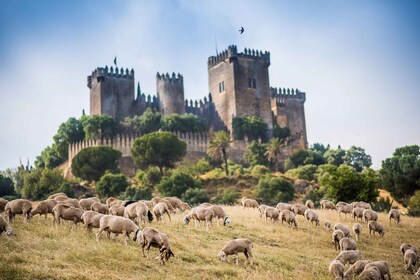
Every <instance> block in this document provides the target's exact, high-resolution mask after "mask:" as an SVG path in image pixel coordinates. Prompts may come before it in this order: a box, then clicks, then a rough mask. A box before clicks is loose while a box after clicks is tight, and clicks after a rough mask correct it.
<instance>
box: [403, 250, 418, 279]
mask: <svg viewBox="0 0 420 280" xmlns="http://www.w3.org/2000/svg"><path fill="white" fill-rule="evenodd" d="M417 258H418V257H417V254H416V252H414V251H413V250H411V249H407V250H406V251H405V253H404V262H405V270H407V271H410V272H411V273H414V269H415V267H416V265H417Z"/></svg>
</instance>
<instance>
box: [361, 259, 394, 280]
mask: <svg viewBox="0 0 420 280" xmlns="http://www.w3.org/2000/svg"><path fill="white" fill-rule="evenodd" d="M373 266H374V267H377V268H378V269H379V272H380V273H381V279H386V278H385V275H387V276H388V279H389V280H391V279H392V277H391V271H390V270H389V264H388V263H387V262H386V261H374V262H371V263H368V264H367V265H366V266H365V269H369V268H370V267H373Z"/></svg>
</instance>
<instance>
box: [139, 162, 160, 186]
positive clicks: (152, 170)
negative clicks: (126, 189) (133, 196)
mask: <svg viewBox="0 0 420 280" xmlns="http://www.w3.org/2000/svg"><path fill="white" fill-rule="evenodd" d="M136 179H137V180H138V181H139V182H140V185H141V186H142V187H149V188H153V187H154V186H156V185H157V184H159V182H160V180H161V179H162V174H160V171H159V168H157V167H152V166H151V167H149V168H147V169H146V170H139V171H138V172H137V174H136Z"/></svg>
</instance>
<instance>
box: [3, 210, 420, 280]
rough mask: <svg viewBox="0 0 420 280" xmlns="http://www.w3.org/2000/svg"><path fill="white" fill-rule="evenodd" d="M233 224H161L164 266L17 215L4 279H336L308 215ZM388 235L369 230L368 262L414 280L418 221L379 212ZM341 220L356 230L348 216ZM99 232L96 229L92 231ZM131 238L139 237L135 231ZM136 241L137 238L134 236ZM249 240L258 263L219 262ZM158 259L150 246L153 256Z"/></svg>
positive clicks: (328, 250)
mask: <svg viewBox="0 0 420 280" xmlns="http://www.w3.org/2000/svg"><path fill="white" fill-rule="evenodd" d="M225 209H226V211H227V213H228V214H229V216H231V218H232V225H231V226H230V227H224V226H222V225H220V226H217V225H216V224H215V223H213V227H212V228H211V229H210V232H206V231H205V229H204V227H201V228H198V229H195V228H194V223H191V224H190V225H189V226H184V225H183V224H182V218H183V216H184V215H185V213H183V214H176V215H175V216H174V217H173V221H172V224H171V223H169V221H168V220H167V219H166V220H164V223H161V224H156V222H153V223H152V224H151V226H152V227H155V228H157V229H159V230H161V231H163V232H165V233H167V234H168V236H169V238H170V240H171V243H172V247H173V251H174V253H175V255H176V257H175V258H171V259H170V260H169V262H168V263H167V264H165V265H164V266H162V265H160V263H159V261H158V260H156V259H150V260H148V259H145V258H143V257H142V255H141V250H140V247H139V245H138V244H137V243H136V242H133V241H132V240H131V241H130V242H129V245H128V246H125V245H124V244H123V242H122V237H121V236H119V237H118V238H117V240H116V241H108V240H106V239H105V235H104V236H102V239H101V240H100V242H99V243H97V242H96V241H95V238H94V235H91V236H89V235H88V233H87V232H86V230H85V229H82V227H81V226H80V224H79V226H78V228H77V229H76V230H73V231H70V226H69V225H62V226H60V227H59V228H54V227H53V226H52V218H51V217H49V218H48V219H47V220H45V219H44V218H39V217H38V216H36V217H34V218H33V219H32V220H31V222H30V223H29V224H24V223H23V222H22V218H21V217H18V218H17V219H16V221H15V222H14V223H13V224H12V227H13V229H14V230H15V232H16V233H17V237H16V238H14V239H12V240H9V239H7V238H6V236H5V235H4V234H3V235H2V236H0V254H1V258H0V279H124V280H128V279H333V277H332V276H331V275H329V273H328V264H329V263H330V261H331V260H332V259H333V258H335V257H336V256H337V254H338V251H336V250H335V249H334V245H333V244H332V243H331V232H327V231H325V230H324V229H323V228H322V227H314V226H313V227H311V228H308V225H307V223H306V222H305V221H304V219H303V217H302V216H299V217H298V222H299V228H298V230H295V229H291V228H289V227H288V226H286V225H281V223H279V222H277V223H274V224H272V223H270V222H269V223H268V224H266V223H265V221H264V220H263V219H261V218H260V217H259V212H258V210H256V209H254V210H251V209H246V210H244V209H242V207H239V206H226V207H225ZM319 213H320V217H321V224H323V222H324V221H325V220H329V221H331V223H335V222H338V221H339V219H338V215H337V213H336V212H332V211H319ZM379 221H380V222H381V223H383V224H384V227H385V232H386V234H385V237H384V238H383V239H381V238H379V237H378V236H377V235H376V237H375V238H370V237H369V234H368V230H367V228H366V226H365V225H363V229H364V232H363V233H362V238H361V240H360V241H359V243H358V247H359V249H360V250H361V251H362V253H363V255H364V258H365V259H370V260H386V261H388V262H389V263H390V265H391V272H392V274H393V279H414V276H413V275H410V274H408V273H407V272H405V271H404V263H403V258H402V254H401V253H400V251H399V246H400V244H401V243H404V242H406V243H412V244H415V245H417V247H418V248H419V247H420V234H419V233H420V219H418V218H410V217H405V216H404V217H402V223H401V224H400V225H399V226H396V225H395V224H394V223H392V224H389V223H388V219H387V215H386V214H381V215H380V218H379ZM342 222H344V223H345V224H348V225H349V226H352V224H353V222H352V220H351V218H350V217H347V218H343V220H342ZM95 231H96V229H95V230H94V232H95ZM132 235H133V234H132ZM131 237H132V236H131ZM237 237H247V238H249V239H251V240H252V241H253V242H254V266H253V267H250V266H249V265H244V260H245V257H244V255H243V254H242V255H240V257H239V265H235V264H234V263H233V261H232V262H230V263H225V262H221V261H220V260H219V259H218V258H217V256H216V254H217V253H218V251H219V250H220V249H221V248H222V247H223V245H224V244H225V243H226V242H227V241H228V240H230V239H232V238H237ZM156 254H157V250H156V249H153V248H152V249H151V255H152V256H155V255H156Z"/></svg>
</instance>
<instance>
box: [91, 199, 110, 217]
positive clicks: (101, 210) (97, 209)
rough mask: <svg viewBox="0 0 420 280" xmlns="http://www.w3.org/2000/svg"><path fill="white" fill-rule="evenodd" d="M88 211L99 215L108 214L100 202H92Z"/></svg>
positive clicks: (104, 205)
mask: <svg viewBox="0 0 420 280" xmlns="http://www.w3.org/2000/svg"><path fill="white" fill-rule="evenodd" d="M90 210H92V211H95V212H98V213H101V214H106V215H108V214H109V208H108V206H107V205H106V204H103V203H100V202H94V203H93V204H92V205H91V206H90Z"/></svg>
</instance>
